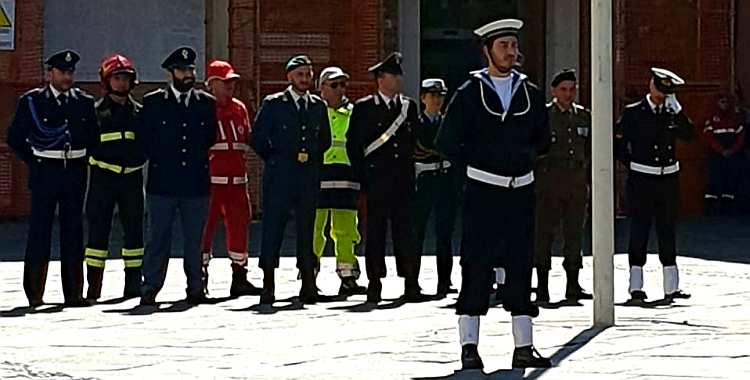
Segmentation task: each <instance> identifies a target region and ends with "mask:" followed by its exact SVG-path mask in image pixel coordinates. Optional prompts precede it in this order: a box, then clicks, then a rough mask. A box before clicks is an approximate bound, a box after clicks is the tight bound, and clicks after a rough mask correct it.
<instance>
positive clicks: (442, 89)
mask: <svg viewBox="0 0 750 380" xmlns="http://www.w3.org/2000/svg"><path fill="white" fill-rule="evenodd" d="M422 92H423V93H427V92H436V93H439V94H442V95H445V94H447V93H448V87H446V86H445V81H444V80H442V79H440V78H429V79H425V80H423V81H422Z"/></svg>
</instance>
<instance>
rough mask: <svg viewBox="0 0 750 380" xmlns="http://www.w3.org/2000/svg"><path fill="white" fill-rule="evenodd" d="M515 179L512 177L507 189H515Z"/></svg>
mask: <svg viewBox="0 0 750 380" xmlns="http://www.w3.org/2000/svg"><path fill="white" fill-rule="evenodd" d="M516 178H517V177H512V178H511V179H510V183H508V187H510V188H511V189H515V188H516Z"/></svg>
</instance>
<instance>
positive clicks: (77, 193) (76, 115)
mask: <svg viewBox="0 0 750 380" xmlns="http://www.w3.org/2000/svg"><path fill="white" fill-rule="evenodd" d="M78 60H79V56H78V54H76V53H75V52H73V51H70V50H65V51H62V52H60V53H57V54H54V55H52V56H51V57H49V58H48V59H47V60H46V61H45V62H44V63H45V64H46V65H47V76H48V79H49V84H48V85H47V86H44V87H41V88H37V89H34V90H31V91H29V92H27V93H26V94H24V95H23V96H22V97H21V99H20V100H19V102H18V108H17V109H16V113H15V117H14V119H13V122H12V124H11V125H10V128H9V129H8V146H10V147H11V149H13V150H14V151H15V153H16V154H17V155H18V156H19V157H20V158H21V159H22V160H23V161H24V162H26V164H27V165H28V166H29V189H30V190H31V217H30V218H29V235H28V241H27V245H26V256H25V259H24V271H23V272H24V273H23V287H24V290H25V291H26V297H27V298H28V300H29V305H30V306H32V307H35V306H39V305H42V303H43V301H42V297H43V295H44V286H45V283H46V279H47V267H48V264H49V259H50V249H51V244H52V241H51V239H52V222H53V221H54V219H55V209H56V208H58V210H59V216H60V260H61V261H62V268H61V269H62V283H63V295H64V296H65V305H66V306H88V305H89V303H88V302H87V301H86V300H84V299H83V257H84V253H83V216H82V213H83V199H84V196H85V193H86V164H87V161H86V159H87V157H88V155H89V153H90V152H91V150H92V149H93V148H94V147H95V146H96V144H97V142H98V141H99V127H98V125H97V121H96V114H95V112H94V98H93V97H92V96H91V95H89V94H87V93H85V92H83V91H82V90H80V89H78V88H73V77H74V72H75V67H76V63H77V62H78Z"/></svg>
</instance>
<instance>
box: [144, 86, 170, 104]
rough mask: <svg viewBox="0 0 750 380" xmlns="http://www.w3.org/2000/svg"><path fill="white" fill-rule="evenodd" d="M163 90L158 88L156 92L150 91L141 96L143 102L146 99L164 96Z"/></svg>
mask: <svg viewBox="0 0 750 380" xmlns="http://www.w3.org/2000/svg"><path fill="white" fill-rule="evenodd" d="M164 92H165V90H164V89H163V88H160V89H158V90H154V91H151V92H149V93H147V94H146V95H144V96H143V101H144V102H145V101H146V99H149V98H152V97H154V96H164Z"/></svg>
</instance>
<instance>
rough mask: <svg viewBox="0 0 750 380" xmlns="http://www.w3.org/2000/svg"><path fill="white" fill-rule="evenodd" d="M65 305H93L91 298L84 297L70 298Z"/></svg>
mask: <svg viewBox="0 0 750 380" xmlns="http://www.w3.org/2000/svg"><path fill="white" fill-rule="evenodd" d="M64 306H65V307H89V306H91V302H89V300H87V299H84V298H82V297H81V298H73V299H69V300H65V304H64Z"/></svg>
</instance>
